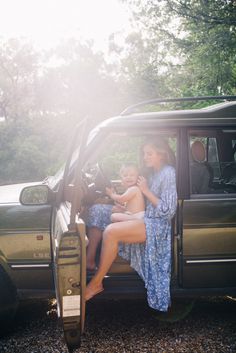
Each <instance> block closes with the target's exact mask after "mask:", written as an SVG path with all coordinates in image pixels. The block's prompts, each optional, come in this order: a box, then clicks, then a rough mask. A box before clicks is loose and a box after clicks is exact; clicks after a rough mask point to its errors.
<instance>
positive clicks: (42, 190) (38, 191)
mask: <svg viewBox="0 0 236 353" xmlns="http://www.w3.org/2000/svg"><path fill="white" fill-rule="evenodd" d="M49 195H50V190H49V188H48V186H47V185H32V186H27V187H25V188H24V189H22V191H21V193H20V203H21V204H22V205H47V204H49V202H50V196H49Z"/></svg>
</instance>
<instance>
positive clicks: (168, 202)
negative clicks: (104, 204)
mask: <svg viewBox="0 0 236 353" xmlns="http://www.w3.org/2000/svg"><path fill="white" fill-rule="evenodd" d="M170 155H171V150H170V148H169V146H168V144H167V143H166V142H165V141H164V140H162V139H160V138H158V140H154V139H152V140H151V139H149V140H147V141H146V142H145V143H144V145H143V148H142V159H143V162H144V164H145V166H146V167H147V168H148V170H149V176H148V180H146V179H145V178H144V177H143V176H140V177H139V179H138V183H137V185H138V187H139V188H140V190H141V191H142V193H143V195H144V196H145V198H146V210H145V217H144V220H131V221H127V222H119V223H113V224H110V225H108V226H107V227H105V225H104V224H103V226H104V228H105V230H104V233H103V239H102V250H101V257H100V264H99V268H98V271H97V272H96V274H95V275H94V277H93V278H92V280H91V281H90V283H89V284H88V286H87V287H86V293H85V298H86V300H89V299H91V298H92V297H93V296H94V295H96V294H98V293H100V292H101V291H103V285H102V281H103V278H104V276H105V275H106V274H107V272H108V270H109V268H110V266H111V265H112V263H113V261H114V260H115V258H116V256H117V254H118V251H119V255H120V256H122V257H124V258H125V259H126V260H128V261H129V262H130V265H131V266H132V267H133V268H134V269H135V270H136V271H137V272H138V274H139V275H140V276H141V278H142V279H143V280H144V282H145V287H146V289H147V297H148V304H149V305H150V306H151V307H152V308H154V309H157V310H160V311H167V310H168V307H169V305H170V276H171V219H172V217H173V216H174V214H175V211H176V205H177V193H176V179H175V169H174V168H173V167H172V166H171V165H170V164H171V162H170ZM103 212H104V210H103ZM108 212H111V209H107V213H108ZM93 216H94V219H95V223H94V224H96V219H98V217H99V216H98V217H96V214H94V215H93ZM103 217H104V216H103ZM105 218H106V219H105ZM103 219H104V220H105V221H107V220H108V215H107V214H106V217H104V218H103ZM100 221H101V218H99V222H100ZM91 224H92V222H91ZM95 228H96V226H95Z"/></svg>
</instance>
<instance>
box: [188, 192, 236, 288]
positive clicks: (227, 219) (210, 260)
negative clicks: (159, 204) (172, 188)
mask: <svg viewBox="0 0 236 353" xmlns="http://www.w3.org/2000/svg"><path fill="white" fill-rule="evenodd" d="M182 212H183V243H182V253H183V258H182V266H183V267H182V268H183V272H182V275H183V287H186V288H197V287H198V288H201V287H203V288H210V287H212V288H217V287H219V288H220V287H235V286H236V199H234V198H229V199H223V198H219V199H213V198H212V199H191V200H185V201H184V203H183V211H182Z"/></svg>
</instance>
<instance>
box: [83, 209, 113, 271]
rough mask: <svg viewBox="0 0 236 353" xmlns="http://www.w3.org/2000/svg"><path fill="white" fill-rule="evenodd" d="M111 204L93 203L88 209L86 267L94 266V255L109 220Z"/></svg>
mask: <svg viewBox="0 0 236 353" xmlns="http://www.w3.org/2000/svg"><path fill="white" fill-rule="evenodd" d="M111 210H112V205H103V204H95V205H93V206H92V207H90V208H89V210H88V217H87V221H86V223H87V226H88V234H87V235H88V239H89V243H88V246H87V269H88V270H94V269H95V267H96V263H95V257H96V250H97V247H98V245H99V243H100V241H101V240H102V231H103V230H104V229H105V228H106V226H107V225H108V224H109V223H110V222H111V220H110V218H111Z"/></svg>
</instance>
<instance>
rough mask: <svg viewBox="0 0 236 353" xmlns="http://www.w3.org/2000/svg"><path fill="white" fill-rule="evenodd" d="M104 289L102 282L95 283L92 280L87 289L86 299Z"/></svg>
mask: <svg viewBox="0 0 236 353" xmlns="http://www.w3.org/2000/svg"><path fill="white" fill-rule="evenodd" d="M103 290H104V288H103V286H102V283H99V284H97V283H95V281H93V280H91V281H90V282H89V284H88V285H87V287H86V290H85V300H86V301H88V300H90V299H91V298H93V297H94V296H95V295H96V294H98V293H101V292H102V291H103Z"/></svg>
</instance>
